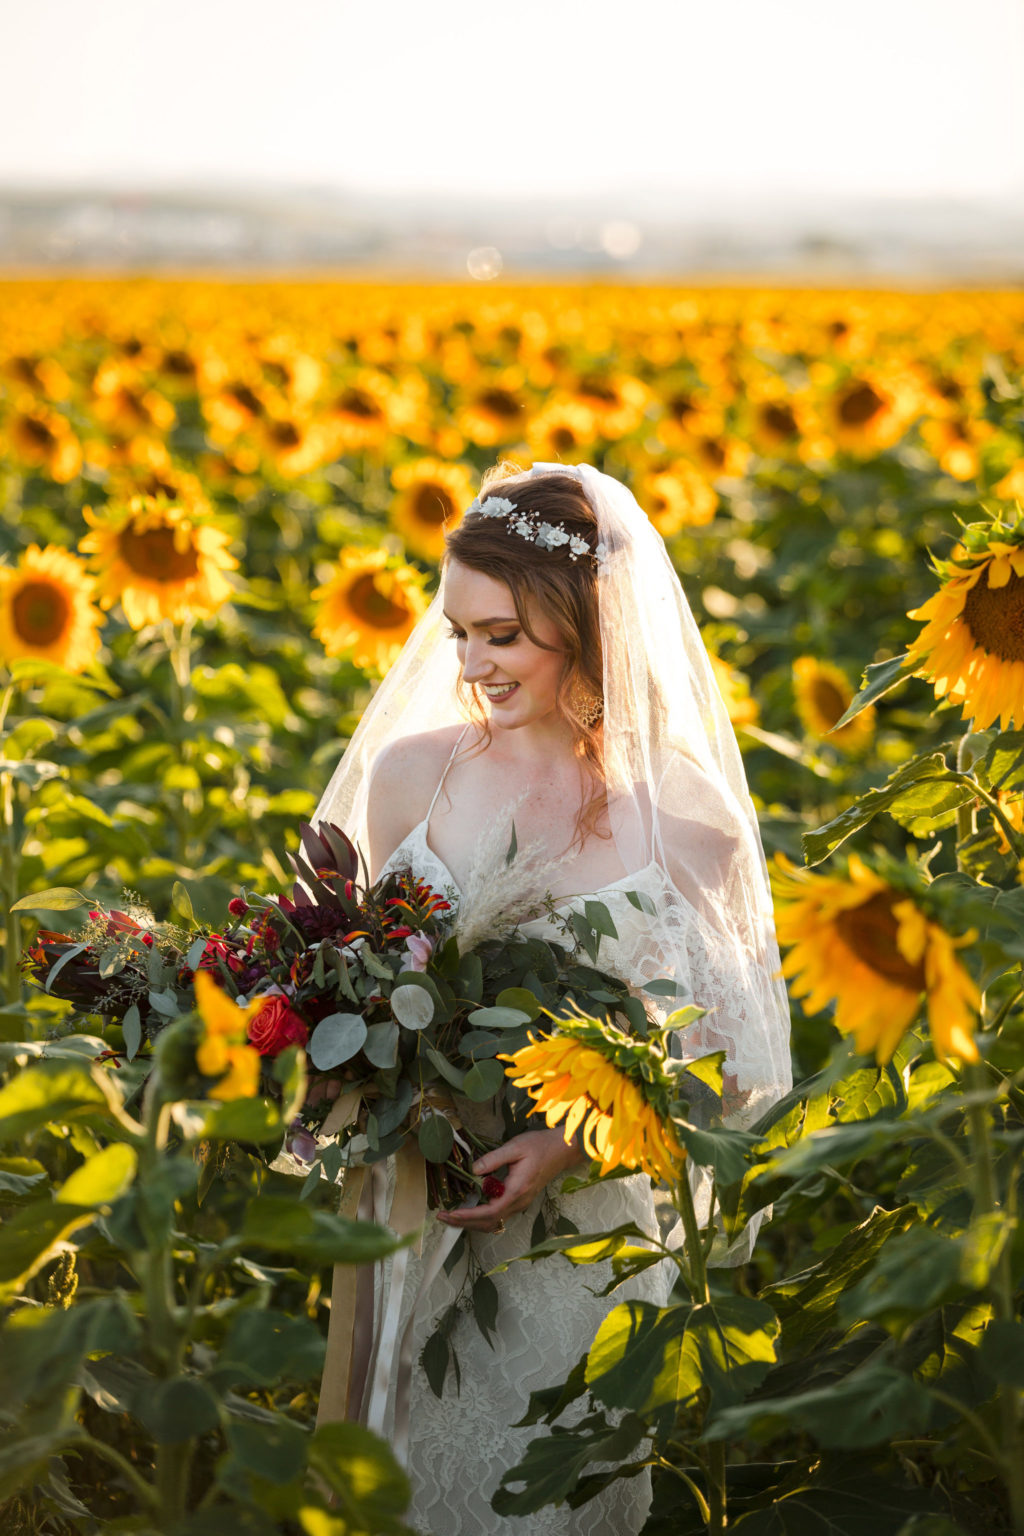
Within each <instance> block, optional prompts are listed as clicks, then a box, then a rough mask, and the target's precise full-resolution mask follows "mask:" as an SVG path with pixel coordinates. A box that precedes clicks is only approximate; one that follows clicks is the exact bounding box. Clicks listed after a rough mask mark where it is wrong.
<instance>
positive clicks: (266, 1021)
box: [249, 995, 309, 1056]
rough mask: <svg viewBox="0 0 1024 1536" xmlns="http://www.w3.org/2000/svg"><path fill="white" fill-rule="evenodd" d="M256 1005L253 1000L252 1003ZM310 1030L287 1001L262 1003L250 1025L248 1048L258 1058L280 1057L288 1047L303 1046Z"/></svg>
mask: <svg viewBox="0 0 1024 1536" xmlns="http://www.w3.org/2000/svg"><path fill="white" fill-rule="evenodd" d="M254 1001H255V999H254ZM308 1039H309V1030H308V1029H307V1027H306V1024H305V1022H304V1020H303V1019H301V1018H300V1017H299V1015H298V1014H297V1013H296V1012H295V1011H294V1009H293V1008H292V1006H291V1004H290V1003H289V1001H288V999H287V998H286V997H281V996H279V995H277V996H274V997H268V998H266V999H264V1002H263V1007H262V1008H261V1009H260V1011H259V1013H258V1014H257V1015H256V1017H255V1018H254V1019H250V1021H249V1044H250V1045H253V1046H255V1047H256V1049H257V1050H258V1051H259V1053H260V1055H261V1056H279V1055H280V1054H281V1052H282V1051H283V1050H285V1049H286V1048H287V1047H288V1046H289V1045H305V1043H306V1041H307V1040H308Z"/></svg>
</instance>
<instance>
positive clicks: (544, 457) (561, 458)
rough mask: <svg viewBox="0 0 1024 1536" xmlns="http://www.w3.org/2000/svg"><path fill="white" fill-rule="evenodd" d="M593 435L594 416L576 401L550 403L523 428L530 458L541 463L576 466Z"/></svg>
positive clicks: (585, 452) (552, 401) (583, 455)
mask: <svg viewBox="0 0 1024 1536" xmlns="http://www.w3.org/2000/svg"><path fill="white" fill-rule="evenodd" d="M594 433H595V425H594V413H593V412H592V411H591V410H589V409H588V408H587V407H586V406H585V405H582V404H581V403H580V401H578V400H551V401H549V402H548V404H547V405H545V406H544V407H543V409H542V410H539V411H537V412H535V414H534V415H533V416H532V417H531V418H530V420H529V421H528V422H527V424H526V442H527V446H528V448H529V450H530V456H531V458H534V459H538V460H539V461H540V462H541V463H559V462H565V463H567V464H575V463H577V462H578V461H579V459H580V458H584V457H586V455H587V451H588V448H589V445H590V443H591V442H592V441H593V438H594Z"/></svg>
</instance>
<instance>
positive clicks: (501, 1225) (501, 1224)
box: [494, 1221, 505, 1236]
mask: <svg viewBox="0 0 1024 1536" xmlns="http://www.w3.org/2000/svg"><path fill="white" fill-rule="evenodd" d="M504 1230H505V1223H504V1222H503V1221H499V1222H498V1225H497V1226H496V1227H495V1229H494V1232H495V1236H497V1234H498V1233H499V1232H504Z"/></svg>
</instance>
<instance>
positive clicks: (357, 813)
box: [314, 464, 792, 1126]
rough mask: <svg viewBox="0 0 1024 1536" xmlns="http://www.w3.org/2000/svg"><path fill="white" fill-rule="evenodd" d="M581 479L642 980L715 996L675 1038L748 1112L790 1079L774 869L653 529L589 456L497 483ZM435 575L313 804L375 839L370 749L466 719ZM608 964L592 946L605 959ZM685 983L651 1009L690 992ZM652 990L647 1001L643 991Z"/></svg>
mask: <svg viewBox="0 0 1024 1536" xmlns="http://www.w3.org/2000/svg"><path fill="white" fill-rule="evenodd" d="M547 473H552V474H554V473H557V474H561V475H565V474H569V475H573V476H575V477H576V478H577V479H579V480H580V481H581V483H582V485H583V488H584V490H585V492H586V495H587V498H588V500H589V501H590V504H591V506H592V507H593V509H594V512H595V514H596V517H597V525H598V535H599V539H600V542H601V543H602V544H603V545H604V546H605V548H604V551H603V552H602V553H603V559H602V560H601V562H600V564H599V567H598V580H597V588H598V602H599V612H600V630H601V642H602V648H603V666H604V729H603V750H604V762H605V772H606V779H607V789H608V803H609V815H610V820H611V827H612V833H613V836H614V839H615V843H616V847H617V850H618V852H619V854H620V856H621V859H622V862H623V867H624V868H625V869H626V870H627V871H629V872H634V871H636V872H638V873H640V872H645V874H647V875H648V876H649V875H650V873H651V872H652V871H655V872H656V873H657V876H658V879H657V880H656V881H655V882H654V883H653V889H652V884H651V882H650V880H649V879H645V880H644V882H643V890H645V891H648V892H650V893H651V895H650V896H649V897H648V899H647V900H646V901H645V903H644V906H645V911H647V909H648V908H653V909H654V910H652V911H647V922H648V924H649V934H650V940H649V954H648V955H647V957H646V965H647V969H648V979H654V978H655V977H659V976H668V977H672V978H674V979H675V980H676V983H677V987H678V989H679V991H680V993H681V994H682V995H683V997H685V996H687V995H688V996H689V997H691V998H692V1000H693V1001H695V1002H697V1003H698V1004H699V1005H700V1006H701V1007H703V1008H705V1009H707V1010H708V1012H707V1013H706V1014H705V1016H704V1017H703V1018H701V1019H699V1020H698V1021H697V1022H696V1023H695V1024H693V1025H691V1026H690V1027H689V1029H687V1030H686V1031H685V1033H684V1034H683V1035H682V1037H681V1039H680V1040H679V1042H678V1043H679V1045H680V1047H681V1050H682V1054H683V1055H685V1056H686V1057H689V1058H691V1059H692V1058H694V1057H698V1056H702V1055H706V1054H707V1053H709V1052H711V1051H718V1050H724V1051H725V1053H726V1063H725V1069H726V1073H727V1084H728V1089H727V1093H726V1098H725V1119H726V1123H728V1124H731V1125H737V1126H747V1125H750V1124H752V1123H753V1121H754V1120H756V1119H757V1118H758V1117H759V1115H761V1114H762V1113H763V1112H764V1110H765V1109H767V1108H768V1107H769V1106H770V1105H771V1104H772V1103H773V1102H775V1101H776V1100H777V1099H779V1098H780V1097H781V1096H782V1095H783V1094H785V1093H786V1092H787V1091H788V1089H789V1087H790V1086H791V1083H792V1077H791V1069H790V1058H789V1006H788V1000H787V995H786V989H785V984H784V982H783V981H782V979H781V977H780V974H779V972H780V960H779V952H778V946H777V943H776V938H775V929H774V922H773V916H772V903H771V895H770V890H769V884H768V872H767V866H766V863H765V857H764V851H763V848H762V845H761V838H760V833H759V830H758V825H757V818H756V815H755V811H754V807H753V804H752V802H751V799H750V794H749V792H748V789H747V782H746V776H745V774H744V769H743V762H742V759H741V757H740V752H739V748H738V746H737V743H736V736H735V733H734V731H733V728H732V725H731V723H730V721H729V717H728V713H727V710H726V708H725V705H724V703H723V701H722V698H721V695H720V693H719V690H718V687H717V684H716V682H715V678H714V674H713V672H712V668H711V663H710V661H709V658H708V654H707V651H706V649H705V647H704V644H703V641H702V640H701V637H700V633H699V631H698V629H697V625H696V622H695V620H694V618H693V614H692V613H691V611H690V606H689V604H688V602H687V600H686V596H685V594H684V592H683V589H682V587H681V585H680V582H679V579H678V577H677V575H676V573H675V570H674V569H673V567H672V563H671V561H670V560H669V556H668V552H667V550H666V548H665V545H664V542H663V540H662V538H661V536H660V534H659V533H658V532H657V531H656V529H655V528H654V527H653V526H652V525H651V523H650V521H649V520H648V518H647V517H646V515H645V514H644V512H643V511H642V510H641V508H640V507H639V506H638V504H637V502H636V500H635V498H634V497H633V495H632V493H631V492H630V490H629V489H628V488H627V487H626V486H625V485H623V484H622V483H621V482H620V481H618V480H615V479H613V478H612V477H611V476H609V475H605V474H602V473H601V472H600V471H598V470H596V469H594V468H593V467H592V466H591V465H589V464H579V465H566V464H535V465H534V466H533V468H532V469H531V470H529V471H525V472H524V473H523V474H522V475H519V476H515V477H513V478H509V479H505V480H502V481H500V482H499V483H498V484H497V485H496V486H495V487H494V488H493V490H492V491H491V493H490V494H497V495H500V496H503V497H510V498H512V499H515V498H516V496H517V494H518V498H519V502H518V503H517V504H519V505H521V506H522V507H523V508H525V509H526V510H528V509H529V485H530V480H531V478H532V477H533V476H535V475H540V474H547ZM443 590H444V588H443V582H442V588H441V590H440V591H439V592H438V594H437V596H436V597H435V598H434V599H433V601H432V602H431V604H430V606H429V608H428V610H427V612H426V613H425V614H424V615H423V617H422V619H421V620H420V622H419V624H418V625H417V626H416V628H415V630H414V631H413V633H412V635H411V636H410V638H409V640H408V641H407V643H406V645H405V648H404V650H403V651H402V654H401V655H400V657H399V658H398V660H397V661H396V662H395V664H394V666H393V667H392V668H391V670H390V671H389V672H388V674H387V676H386V677H385V679H384V681H383V682H382V684H381V686H380V688H379V689H378V691H377V693H376V694H375V696H374V698H373V700H372V701H371V703H370V705H369V706H368V708H367V710H366V712H365V714H364V716H363V718H362V720H361V721H360V723H359V726H358V727H357V729H356V731H355V734H354V735H353V737H352V740H351V742H350V744H349V746H348V748H347V750H346V751H345V753H344V756H343V757H342V760H341V763H340V764H339V766H338V769H337V771H336V772H335V774H334V776H333V777H332V779H331V781H330V783H329V784H328V786H327V789H326V791H325V792H324V795H323V798H322V799H321V801H320V804H319V806H318V807H317V810H316V813H315V816H314V822H319V821H332V822H335V823H336V824H338V825H340V826H341V827H343V828H344V830H345V831H346V832H347V834H348V835H349V837H351V838H352V839H353V840H354V841H355V842H356V843H357V844H359V845H360V846H362V847H363V848H365V847H366V801H367V790H368V786H369V781H370V773H371V769H372V766H373V763H374V760H375V759H376V757H377V755H378V753H379V752H380V751H381V750H382V748H383V747H384V746H385V745H386V744H387V743H389V742H391V741H393V740H394V739H395V738H397V737H404V736H409V735H415V734H417V733H419V732H423V731H430V730H435V729H437V728H438V727H441V726H446V725H451V724H455V723H458V722H465V721H466V719H467V718H468V716H467V714H466V711H465V708H464V706H463V705H461V704H460V701H459V698H458V695H457V691H456V685H457V682H458V672H459V668H458V660H457V657H456V652H455V647H454V645H453V644H452V643H451V641H450V640H449V639H448V622H447V620H446V619H445V617H444V614H443V612H442V605H443ZM598 963H600V960H599V961H598ZM681 1000H682V999H680V1000H679V1001H674V1002H672V1003H670V1004H668V1005H667V1006H666V1005H664V1002H663V1000H662V1001H661V1002H660V1003H659V1011H660V1012H661V1013H662V1015H664V1013H665V1012H667V1011H670V1010H671V1009H672V1008H675V1007H678V1006H680V1005H681ZM646 1001H648V1005H649V1000H646Z"/></svg>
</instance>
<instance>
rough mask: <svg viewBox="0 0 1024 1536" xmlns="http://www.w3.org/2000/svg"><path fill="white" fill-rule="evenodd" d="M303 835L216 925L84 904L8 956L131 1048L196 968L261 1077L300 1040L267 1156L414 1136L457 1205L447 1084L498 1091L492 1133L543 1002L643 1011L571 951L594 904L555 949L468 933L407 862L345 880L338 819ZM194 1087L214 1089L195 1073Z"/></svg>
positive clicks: (364, 1149)
mask: <svg viewBox="0 0 1024 1536" xmlns="http://www.w3.org/2000/svg"><path fill="white" fill-rule="evenodd" d="M301 839H302V849H301V853H300V854H299V855H297V856H291V861H292V864H293V867H294V869H295V873H296V875H297V876H298V879H297V881H296V883H295V885H294V888H293V890H292V893H291V895H290V896H285V895H277V896H271V897H263V896H255V895H252V894H245V893H243V894H240V895H238V896H236V897H235V898H234V899H232V900H231V901H230V902H229V904H228V912H227V914H226V915H227V921H226V922H225V923H224V924H222V925H220V926H219V927H218V928H217V929H216V930H213V929H209V928H206V927H200V926H199V925H194V926H193V928H192V929H187V928H185V927H182V926H178V925H173V924H161V923H156V922H154V921H153V920H152V919H151V918H150V916H149V914H147V913H146V912H145V911H143V910H141V909H136V910H135V912H134V914H133V913H132V912H124V911H109V912H107V911H101V910H92V911H90V912H89V919H88V922H87V924H86V925H85V927H84V929H83V930H82V932H81V933H80V934H78V935H70V934H61V933H54V932H51V931H49V930H45V929H44V930H41V931H40V933H39V935H38V936H37V939H36V940H35V942H34V943H33V944H32V945H30V946H29V948H28V950H27V951H26V954H25V957H24V961H23V964H24V967H25V969H26V971H27V972H28V974H29V975H30V976H31V977H32V978H33V979H34V980H35V981H36V982H37V983H39V984H40V985H41V986H43V987H44V988H45V990H46V991H47V992H49V993H50V994H52V995H54V996H57V997H62V998H66V999H68V1000H70V1001H71V1002H72V1003H73V1004H74V1005H75V1008H76V1012H77V1014H78V1015H79V1016H88V1015H97V1014H98V1015H100V1016H102V1017H105V1018H107V1019H109V1020H111V1021H114V1022H117V1023H119V1024H120V1025H121V1029H122V1032H123V1037H124V1055H125V1056H127V1058H128V1059H129V1060H130V1059H133V1058H135V1057H136V1056H137V1055H139V1054H140V1052H145V1051H146V1050H148V1048H149V1047H151V1046H152V1045H153V1043H154V1042H155V1041H156V1039H157V1038H158V1037H159V1035H160V1033H161V1032H162V1031H163V1030H164V1029H165V1028H166V1027H167V1025H168V1024H170V1023H171V1022H172V1021H173V1020H175V1019H178V1018H180V1017H181V1016H182V1015H188V1014H191V1013H193V1012H194V1011H195V1009H196V1006H197V1000H196V986H195V977H196V974H197V973H198V972H201V971H205V972H207V973H209V975H210V977H211V979H212V980H213V981H214V982H215V983H216V984H217V985H218V987H219V988H220V989H222V991H223V992H224V993H225V994H226V996H227V997H228V998H230V999H232V1000H233V1001H234V1002H235V1003H237V1004H239V1005H243V1006H244V1008H245V1030H246V1035H247V1044H248V1046H249V1047H251V1048H252V1050H254V1051H255V1052H257V1053H258V1055H259V1058H260V1066H261V1071H260V1073H259V1087H260V1091H262V1092H264V1093H266V1094H268V1095H276V1096H280V1093H281V1088H280V1085H279V1083H278V1081H277V1079H276V1077H275V1074H274V1071H273V1063H274V1059H275V1058H276V1057H277V1056H278V1055H280V1053H281V1052H282V1051H284V1050H286V1049H287V1048H288V1047H291V1046H298V1047H300V1048H302V1049H303V1050H304V1051H305V1053H306V1058H307V1063H308V1067H309V1089H308V1093H307V1097H306V1102H305V1105H304V1107H303V1108H302V1110H301V1111H300V1113H299V1114H298V1115H297V1116H296V1118H295V1119H294V1120H293V1122H292V1124H291V1126H290V1128H289V1133H288V1136H287V1139H286V1143H285V1147H284V1150H283V1153H282V1154H281V1155H279V1157H278V1158H277V1159H276V1160H275V1164H274V1166H275V1167H277V1168H282V1169H285V1170H286V1171H291V1172H301V1173H305V1174H307V1175H308V1178H309V1180H310V1181H314V1180H317V1179H319V1178H320V1177H321V1176H322V1173H323V1174H326V1175H327V1176H328V1177H330V1178H335V1177H336V1176H337V1174H338V1172H339V1171H340V1169H341V1168H342V1167H343V1166H345V1165H346V1164H349V1163H363V1164H372V1163H375V1162H379V1161H381V1160H382V1159H384V1158H385V1157H387V1156H388V1155H389V1154H392V1153H396V1152H398V1151H399V1150H400V1149H401V1148H403V1147H404V1146H405V1145H406V1144H407V1143H410V1142H414V1143H415V1145H416V1146H417V1147H418V1149H419V1151H420V1152H421V1153H422V1155H423V1158H424V1159H425V1161H426V1165H427V1172H428V1179H427V1185H428V1199H429V1203H430V1204H431V1206H437V1205H447V1206H453V1205H458V1204H461V1203H462V1202H463V1201H464V1200H465V1198H466V1196H467V1195H468V1194H469V1193H470V1192H471V1191H472V1190H478V1191H479V1184H480V1181H479V1180H477V1179H476V1178H475V1177H474V1176H473V1175H472V1173H471V1172H470V1166H471V1164H472V1162H473V1161H474V1159H475V1157H476V1156H477V1155H478V1154H479V1152H480V1151H481V1150H483V1149H484V1146H485V1145H486V1144H485V1143H483V1142H481V1141H480V1139H479V1138H478V1137H475V1136H474V1135H472V1134H471V1133H470V1132H469V1131H468V1130H467V1129H466V1127H465V1126H464V1125H463V1124H462V1122H461V1119H460V1116H459V1115H458V1112H457V1107H456V1098H457V1097H461V1098H463V1099H468V1100H470V1101H475V1102H477V1103H485V1102H487V1101H489V1100H492V1099H495V1098H498V1099H500V1103H501V1106H502V1113H503V1117H504V1120H505V1130H506V1133H509V1132H512V1131H514V1130H515V1129H517V1128H521V1123H522V1120H523V1117H524V1115H525V1112H526V1110H527V1109H528V1108H529V1101H528V1099H527V1098H526V1097H525V1095H519V1097H518V1098H517V1097H516V1093H515V1090H511V1091H509V1090H508V1088H507V1085H506V1081H505V1073H504V1069H503V1067H502V1065H501V1062H500V1061H498V1060H496V1059H495V1058H496V1057H497V1056H498V1054H499V1053H501V1054H503V1055H507V1054H509V1053H511V1052H514V1051H516V1050H518V1049H520V1048H521V1047H522V1046H524V1045H525V1044H526V1043H527V1040H528V1037H529V1034H528V1032H529V1029H530V1026H531V1025H535V1024H536V1021H538V1020H539V1019H540V1018H541V1016H542V1014H543V1015H552V1014H553V1015H558V1014H560V1013H563V1014H564V1013H565V1012H566V1011H567V1010H571V1009H573V1008H575V1007H583V1008H585V1009H587V1010H588V1011H589V1012H591V1013H593V1012H594V1011H595V1010H596V1011H597V1013H598V1015H599V1016H600V1017H604V1018H608V1019H616V1018H617V1019H618V1021H619V1022H620V1023H621V1024H623V1025H624V1026H625V1027H627V1028H629V1029H631V1030H632V1031H633V1032H634V1033H637V1034H641V1035H642V1034H646V1032H647V1026H648V1020H647V1015H646V1013H645V1010H644V1008H643V1006H642V1004H641V1003H640V1002H639V1001H638V1000H637V999H636V998H634V997H632V996H631V995H630V994H629V992H628V990H627V988H626V986H625V985H624V983H623V982H621V981H619V980H618V979H617V978H615V977H613V976H609V975H606V974H604V973H603V972H601V971H599V970H597V969H596V968H595V966H594V965H593V964H587V963H585V962H586V959H590V960H596V958H597V947H598V944H599V942H600V939H599V935H600V932H601V931H608V925H609V924H610V919H609V918H608V915H607V913H606V912H605V911H604V909H601V911H600V912H598V911H595V912H593V913H592V914H591V917H592V918H593V919H594V922H595V923H596V924H597V926H592V925H591V924H590V923H589V922H588V921H587V919H581V918H580V916H579V915H578V914H576V915H575V916H574V917H573V919H572V923H571V924H570V923H568V922H567V923H565V924H564V930H565V935H564V936H565V937H566V944H565V945H562V944H560V943H556V942H553V941H547V940H542V939H536V938H527V937H525V936H524V935H523V934H522V933H521V932H520V931H519V930H518V928H516V927H515V926H514V925H513V926H512V927H510V928H508V929H507V930H506V931H504V932H501V933H498V934H494V933H492V934H491V935H490V936H488V937H479V936H477V937H476V939H475V941H474V942H472V943H471V944H470V945H467V943H466V941H465V939H464V938H460V935H459V934H458V933H456V932H454V931H453V928H454V914H453V913H452V910H451V907H450V904H449V903H448V902H447V901H446V900H445V898H444V897H443V895H441V894H439V893H438V892H436V891H435V890H433V889H431V887H430V886H429V885H428V884H427V883H426V882H425V881H423V880H421V879H420V878H418V877H417V875H416V874H415V873H414V872H413V871H402V870H399V871H391V872H389V873H388V874H386V875H384V876H383V877H382V878H381V879H379V880H378V881H376V882H375V883H373V884H370V883H369V882H368V881H365V880H364V881H362V882H361V881H360V880H359V862H360V861H359V856H358V853H357V851H356V849H355V847H354V846H353V844H352V843H351V842H350V841H349V839H348V838H347V837H346V836H345V834H344V833H343V832H342V831H341V830H340V828H338V827H335V826H332V825H330V824H321V825H320V826H319V828H318V830H314V829H313V828H312V827H310V826H308V825H303V826H302V828H301ZM58 894H59V895H61V896H62V897H63V900H62V903H61V904H62V905H69V904H70V898H72V897H73V896H74V895H76V894H77V893H71V892H67V893H49V895H50V896H52V897H56V896H57V895H58ZM30 899H33V898H26V902H27V901H28V900H30ZM81 899H82V900H83V901H84V900H85V898H81ZM594 905H595V906H600V904H599V903H598V904H594ZM471 937H472V935H470V934H468V933H467V935H466V938H471ZM238 1016H239V1017H242V1014H241V1009H239V1015H238ZM535 1032H536V1031H535ZM111 1054H112V1055H113V1056H114V1057H115V1059H116V1054H117V1053H111ZM197 1054H198V1053H197ZM199 1060H200V1061H201V1060H202V1058H201V1056H199ZM197 1070H198V1068H197ZM197 1089H198V1092H200V1093H201V1092H208V1093H211V1094H213V1095H214V1096H216V1094H217V1092H218V1091H220V1093H221V1096H222V1097H223V1096H225V1095H224V1092H223V1087H222V1086H221V1087H220V1088H219V1089H218V1085H216V1084H215V1083H213V1082H211V1081H202V1082H201V1083H199V1084H197ZM483 1193H484V1194H485V1195H486V1193H487V1191H486V1190H484V1191H483Z"/></svg>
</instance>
